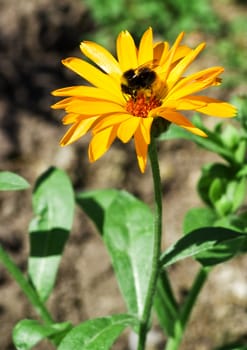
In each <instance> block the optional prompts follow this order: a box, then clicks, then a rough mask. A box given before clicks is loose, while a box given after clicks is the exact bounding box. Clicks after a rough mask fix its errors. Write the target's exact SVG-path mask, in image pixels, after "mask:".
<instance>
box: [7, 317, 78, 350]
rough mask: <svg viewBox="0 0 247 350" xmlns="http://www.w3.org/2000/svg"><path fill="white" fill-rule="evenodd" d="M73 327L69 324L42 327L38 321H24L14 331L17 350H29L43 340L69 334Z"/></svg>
mask: <svg viewBox="0 0 247 350" xmlns="http://www.w3.org/2000/svg"><path fill="white" fill-rule="evenodd" d="M71 328H72V325H71V324H70V323H69V322H64V323H54V324H52V325H42V324H40V323H39V322H38V321H36V320H22V321H20V322H19V323H18V324H17V325H16V326H15V328H14V330H13V341H14V344H15V346H16V348H17V350H29V349H32V348H33V346H35V345H36V344H38V343H39V342H40V341H41V340H43V339H45V338H48V337H51V336H54V335H57V336H58V335H60V336H62V337H64V335H65V334H66V333H67V332H69V331H70V330H71Z"/></svg>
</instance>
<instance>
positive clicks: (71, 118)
mask: <svg viewBox="0 0 247 350" xmlns="http://www.w3.org/2000/svg"><path fill="white" fill-rule="evenodd" d="M79 116H80V114H76V113H69V114H66V115H65V116H64V117H63V119H62V122H63V124H64V125H68V124H73V123H75V122H77V121H78V118H79Z"/></svg>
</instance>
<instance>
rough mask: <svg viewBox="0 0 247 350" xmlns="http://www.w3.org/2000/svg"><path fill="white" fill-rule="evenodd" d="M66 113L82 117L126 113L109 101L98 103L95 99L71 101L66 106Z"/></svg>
mask: <svg viewBox="0 0 247 350" xmlns="http://www.w3.org/2000/svg"><path fill="white" fill-rule="evenodd" d="M66 112H68V113H78V114H83V115H96V114H99V115H100V114H104V113H106V114H109V113H118V112H122V113H124V112H126V111H125V109H124V108H123V107H122V106H120V105H118V104H116V103H114V102H110V101H104V100H103V101H100V100H97V99H92V100H89V99H88V100H85V99H83V100H80V99H75V98H74V99H73V101H71V102H70V103H69V104H67V105H66Z"/></svg>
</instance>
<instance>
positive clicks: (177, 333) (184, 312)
mask: <svg viewBox="0 0 247 350" xmlns="http://www.w3.org/2000/svg"><path fill="white" fill-rule="evenodd" d="M208 272H209V269H206V268H201V269H200V270H199V272H198V274H197V276H196V278H195V280H194V283H193V285H192V287H191V289H190V292H189V294H188V296H187V299H186V300H185V303H184V304H183V306H182V309H181V311H180V314H179V318H178V319H177V321H176V323H175V325H174V336H173V337H171V338H168V341H167V343H166V346H165V350H177V349H178V348H179V346H180V343H181V341H182V338H183V335H184V331H185V328H186V325H187V323H188V320H189V317H190V315H191V311H192V309H193V306H194V305H195V302H196V299H197V297H198V295H199V293H200V291H201V289H202V287H203V285H204V283H205V282H206V280H207V276H208Z"/></svg>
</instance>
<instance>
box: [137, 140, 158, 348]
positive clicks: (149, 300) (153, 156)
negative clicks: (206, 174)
mask: <svg viewBox="0 0 247 350" xmlns="http://www.w3.org/2000/svg"><path fill="white" fill-rule="evenodd" d="M149 159H150V163H151V169H152V175H153V185H154V199H155V208H154V244H153V254H152V256H153V260H152V270H151V276H150V281H149V286H148V291H147V297H146V302H145V306H144V311H143V315H142V324H141V327H140V332H139V343H138V348H137V349H138V350H144V349H145V343H146V336H147V332H148V326H149V319H150V314H151V310H152V305H153V298H154V294H155V291H156V285H157V280H158V276H159V258H160V250H161V236H162V193H161V181H160V170H159V162H158V155H157V148H156V140H155V138H154V137H152V138H151V143H150V145H149Z"/></svg>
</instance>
